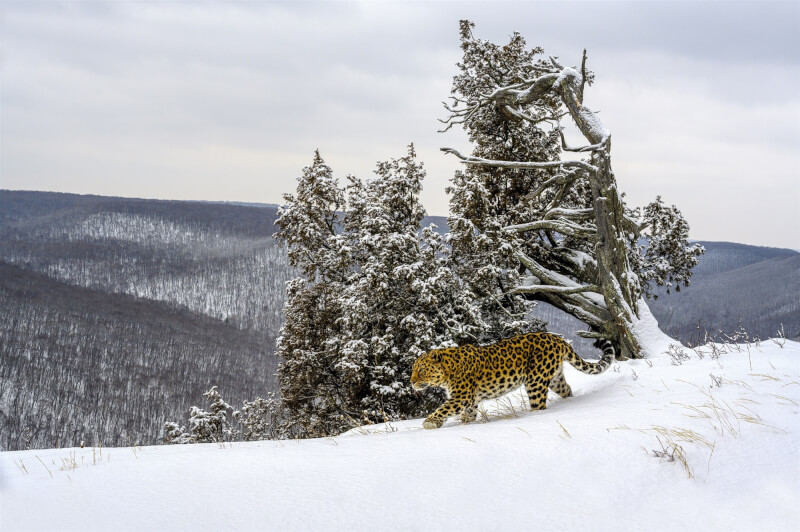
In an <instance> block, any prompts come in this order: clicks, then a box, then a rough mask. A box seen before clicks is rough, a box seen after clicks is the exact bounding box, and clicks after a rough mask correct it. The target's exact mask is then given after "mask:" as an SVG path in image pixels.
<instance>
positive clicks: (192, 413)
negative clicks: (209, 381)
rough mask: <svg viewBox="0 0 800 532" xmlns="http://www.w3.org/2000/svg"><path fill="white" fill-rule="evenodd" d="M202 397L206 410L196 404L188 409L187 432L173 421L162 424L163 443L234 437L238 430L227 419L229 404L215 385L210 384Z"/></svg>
mask: <svg viewBox="0 0 800 532" xmlns="http://www.w3.org/2000/svg"><path fill="white" fill-rule="evenodd" d="M203 397H205V399H206V402H207V403H208V410H203V409H202V408H200V407H197V406H192V407H191V408H190V409H189V432H186V429H185V428H184V427H179V426H178V424H177V423H175V422H171V421H168V422H167V423H165V424H164V433H165V436H164V442H165V443H218V442H228V441H233V440H234V439H235V438H236V436H237V434H238V432H237V431H235V430H234V429H233V428H232V427H231V424H230V422H229V421H228V411H229V410H232V408H231V405H229V404H228V403H226V402H225V401H224V400H223V399H222V396H220V394H219V391H218V390H217V387H216V386H212V387H211V389H210V390H208V391H207V392H206V393H204V394H203Z"/></svg>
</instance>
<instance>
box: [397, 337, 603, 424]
mask: <svg viewBox="0 0 800 532" xmlns="http://www.w3.org/2000/svg"><path fill="white" fill-rule="evenodd" d="M595 347H597V348H600V349H601V350H602V352H603V355H602V357H601V359H600V360H599V361H598V362H588V361H586V360H584V359H582V358H581V357H579V356H578V354H577V353H576V352H575V350H574V349H573V348H572V345H570V343H569V342H567V340H565V339H564V338H563V337H561V336H559V335H557V334H554V333H549V332H535V333H527V334H521V335H518V336H514V337H512V338H508V339H506V340H501V341H499V342H497V343H494V344H491V345H486V346H477V345H472V344H468V345H462V346H459V347H447V348H443V349H434V350H432V351H428V352H427V353H425V354H423V355H421V356H420V357H419V358H417V360H416V361H415V362H414V364H413V366H412V368H411V386H412V387H413V388H414V389H415V390H417V391H418V392H421V391H422V390H425V389H426V388H428V387H437V388H443V389H444V390H445V392H446V393H447V400H446V401H445V402H444V403H443V404H442V405H441V406H440V407H439V408H437V409H436V410H435V411H434V412H433V413H432V414H431V415H429V416H428V417H427V419H425V421H424V422H423V424H422V425H423V427H424V428H426V429H437V428H439V427H441V426H442V425H443V424H444V422H445V421H446V420H447V418H448V417H450V416H454V415H459V414H460V418H461V421H462V422H463V423H470V422H472V421H475V419H476V418H477V413H478V404H479V402H480V401H484V400H487V399H495V398H497V397H501V396H503V395H505V394H507V393H509V392H511V391H513V390H515V389H517V388H519V387H520V386H525V391H526V392H527V394H528V401H529V403H530V407H531V410H534V411H536V410H543V409H544V408H545V406H546V402H547V390H548V388H549V389H550V390H552V391H553V392H555V393H556V394H558V395H559V396H561V397H563V398H567V397H572V388H571V387H570V385H569V384H567V381H566V380H565V379H564V368H563V362H564V361H565V360H566V361H567V362H569V363H570V364H571V365H572V366H573V367H575V369H577V370H578V371H580V372H582V373H587V374H590V375H596V374H599V373H602V372H604V371H605V370H606V369H608V367H609V366H611V364H612V362H613V361H614V359H615V349H614V346H613V344H612V343H611V341H609V340H607V339H598V340H597V341H595Z"/></svg>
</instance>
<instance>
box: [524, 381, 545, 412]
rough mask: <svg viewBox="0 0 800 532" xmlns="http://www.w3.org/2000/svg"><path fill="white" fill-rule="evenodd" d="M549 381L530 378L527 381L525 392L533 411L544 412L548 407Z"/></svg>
mask: <svg viewBox="0 0 800 532" xmlns="http://www.w3.org/2000/svg"><path fill="white" fill-rule="evenodd" d="M547 384H548V383H547V381H545V380H544V379H543V378H542V377H532V376H529V377H528V378H527V379H525V391H526V392H528V401H529V402H530V405H531V410H544V409H545V408H546V406H547Z"/></svg>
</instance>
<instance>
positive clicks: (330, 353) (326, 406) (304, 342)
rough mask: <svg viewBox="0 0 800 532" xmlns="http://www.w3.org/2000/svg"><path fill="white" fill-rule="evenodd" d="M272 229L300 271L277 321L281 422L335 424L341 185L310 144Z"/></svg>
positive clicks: (342, 256)
mask: <svg viewBox="0 0 800 532" xmlns="http://www.w3.org/2000/svg"><path fill="white" fill-rule="evenodd" d="M284 200H285V202H286V203H285V205H284V206H283V207H282V208H281V210H280V212H279V216H278V220H277V224H278V226H279V230H278V231H277V232H276V233H275V237H276V238H278V239H279V240H281V241H282V242H284V243H285V244H286V248H287V253H288V257H289V263H290V264H291V265H292V266H293V267H295V268H297V270H298V272H299V273H301V274H302V275H300V276H298V277H296V278H295V279H293V280H291V281H290V282H289V283H287V289H286V291H287V301H286V304H285V307H284V314H285V322H284V325H283V327H282V328H281V336H280V337H279V338H278V342H277V350H276V354H277V355H278V356H279V357H280V360H281V362H280V365H279V367H278V375H277V376H278V383H279V386H280V393H281V405H282V409H283V410H284V412H285V414H286V425H287V426H286V427H285V430H296V431H298V432H300V433H302V434H304V435H308V436H323V435H328V434H332V433H336V432H337V431H338V430H339V429H340V428H341V426H342V422H341V419H340V418H341V416H342V408H343V406H342V405H343V404H344V402H345V401H344V398H343V397H342V390H341V388H340V385H341V382H342V379H341V376H340V375H339V369H338V368H337V362H338V356H339V351H340V347H341V346H340V345H339V339H340V337H341V334H340V330H341V329H340V326H339V324H338V320H339V318H340V317H341V315H342V312H343V309H342V306H341V294H342V290H343V288H344V282H345V280H346V278H347V275H348V272H349V270H350V267H351V262H352V260H351V258H350V256H349V250H348V249H347V246H346V243H345V241H344V239H343V237H342V236H341V235H340V234H338V232H339V225H340V221H339V213H340V211H341V210H342V209H344V207H345V197H344V192H343V191H342V189H341V188H340V187H339V184H338V182H337V181H336V179H335V178H334V177H333V173H332V171H331V169H330V167H329V166H328V165H327V164H325V161H324V160H323V159H322V157H321V156H320V154H319V151H317V152H315V154H314V159H313V162H312V164H311V165H310V166H307V167H305V168H304V169H303V173H302V175H301V176H300V178H298V184H297V193H296V195H292V194H286V195H284Z"/></svg>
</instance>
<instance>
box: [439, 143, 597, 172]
mask: <svg viewBox="0 0 800 532" xmlns="http://www.w3.org/2000/svg"><path fill="white" fill-rule="evenodd" d="M440 149H441V151H443V152H445V153H452V154H453V155H455V156H456V157H458V158H459V159H461V161H462V162H464V163H466V164H477V165H481V166H493V167H496V168H520V169H534V168H562V167H567V168H569V167H575V168H581V169H583V170H588V171H590V172H594V171H596V170H597V168H596V167H594V166H592V165H591V164H589V163H587V162H585V161H548V162H530V161H495V160H493V159H484V158H483V157H467V156H464V155H461V154H460V153H459V152H458V151H457V150H455V149H453V148H440Z"/></svg>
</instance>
